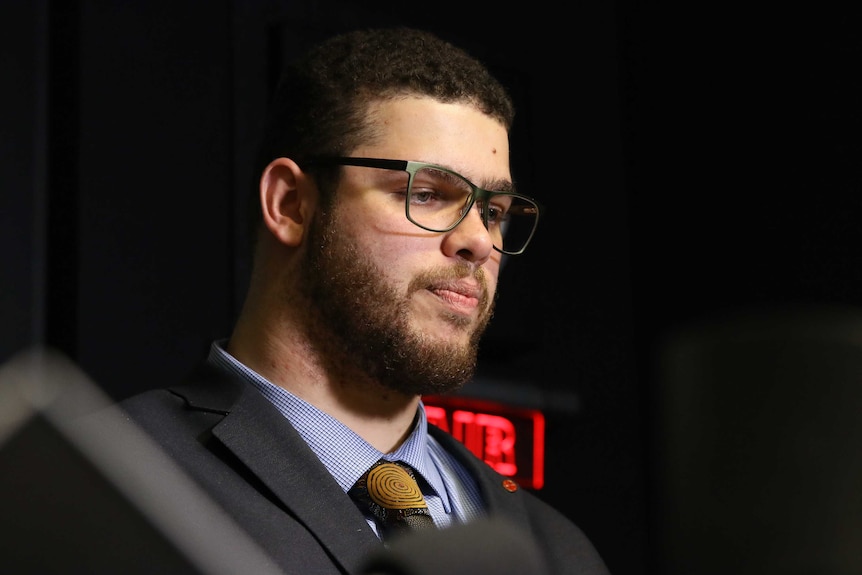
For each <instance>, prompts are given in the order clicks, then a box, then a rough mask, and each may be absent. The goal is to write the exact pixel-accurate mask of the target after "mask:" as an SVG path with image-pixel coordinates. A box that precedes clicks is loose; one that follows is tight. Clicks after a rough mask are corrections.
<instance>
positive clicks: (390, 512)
mask: <svg viewBox="0 0 862 575" xmlns="http://www.w3.org/2000/svg"><path fill="white" fill-rule="evenodd" d="M349 495H350V497H351V498H353V500H354V501H355V502H356V503H357V505H358V506H359V508H360V509H362V510H363V511H367V512H370V513H371V514H372V515H373V516H374V518H375V519H376V521H377V524H378V526H379V527H380V528H381V530H382V534H383V536H384V538H386V537H388V536H389V535H391V534H392V533H394V532H402V531H408V530H413V529H424V528H427V527H433V526H434V521H433V519H432V518H431V514H430V513H429V512H428V504H427V503H425V498H424V497H423V496H422V491H421V490H420V489H419V485H418V484H417V483H416V479H415V478H414V476H413V472H412V470H411V469H410V467H409V466H408V465H406V464H402V463H396V462H391V461H385V460H383V459H381V460H379V461H377V462H376V463H375V464H374V465H372V466H371V468H370V469H369V470H368V471H366V472H365V474H364V475H363V476H362V477H360V478H359V480H358V481H357V482H356V484H355V485H354V486H353V487H352V488H351V489H350V491H349Z"/></svg>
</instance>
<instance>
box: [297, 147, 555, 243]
mask: <svg viewBox="0 0 862 575" xmlns="http://www.w3.org/2000/svg"><path fill="white" fill-rule="evenodd" d="M305 165H306V167H312V166H359V167H364V168H377V169H382V170H395V171H402V172H406V173H407V181H406V182H405V183H404V185H403V188H402V189H400V193H402V194H404V196H405V198H404V209H405V214H406V215H407V219H408V220H410V221H411V222H412V223H414V224H415V225H417V226H419V227H420V228H422V229H423V230H428V231H429V232H448V231H451V230H453V229H455V227H456V226H457V225H458V224H460V223H461V222H462V221H463V220H464V218H466V217H467V214H469V213H470V209H471V208H472V207H473V205H474V204H475V205H476V206H478V208H479V213H480V215H481V216H482V223H483V224H484V225H485V228H486V229H487V230H488V232H489V234H490V235H491V239H492V242H493V245H494V249H495V250H497V251H498V252H500V253H504V254H508V255H518V254H521V253H523V252H524V250H525V249H526V248H527V244H529V243H530V240H531V239H532V237H533V234H534V233H535V231H536V226H537V225H538V223H539V204H538V203H537V202H536V201H535V200H534V199H532V198H529V197H527V196H524V195H521V194H516V193H514V192H511V191H491V190H486V189H484V188H480V187H479V186H477V185H475V184H473V183H472V182H471V181H470V180H468V179H467V178H465V177H464V176H462V175H460V174H458V173H456V172H453V171H452V170H449V169H447V168H444V167H442V166H437V165H434V164H428V163H425V162H412V161H407V160H382V159H377V158H345V157H318V158H313V159H311V160H310V161H308V162H306V164H305Z"/></svg>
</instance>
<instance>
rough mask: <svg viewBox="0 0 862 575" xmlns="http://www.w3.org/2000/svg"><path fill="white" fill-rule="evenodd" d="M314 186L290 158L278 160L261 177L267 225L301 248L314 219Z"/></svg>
mask: <svg viewBox="0 0 862 575" xmlns="http://www.w3.org/2000/svg"><path fill="white" fill-rule="evenodd" d="M313 189H314V188H313V186H312V183H311V182H310V181H309V179H308V177H307V176H306V175H305V173H304V172H303V171H302V170H301V169H300V167H299V166H298V165H297V164H296V162H294V161H293V160H291V159H289V158H276V159H275V160H273V161H272V162H270V164H269V165H268V166H267V167H266V169H265V170H264V171H263V174H262V175H261V177H260V206H261V212H262V213H263V223H264V225H265V226H266V228H267V229H268V230H269V231H270V233H271V234H272V235H273V236H275V237H276V238H278V240H279V241H280V242H281V243H283V244H285V245H288V246H298V245H299V244H300V243H301V242H302V236H303V234H304V233H305V228H306V225H307V222H308V218H310V216H311V209H312V201H311V199H312V198H311V195H312V190H313Z"/></svg>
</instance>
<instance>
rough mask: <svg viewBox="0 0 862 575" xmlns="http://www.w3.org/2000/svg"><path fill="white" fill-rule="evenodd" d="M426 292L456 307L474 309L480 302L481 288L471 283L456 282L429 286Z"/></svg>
mask: <svg viewBox="0 0 862 575" xmlns="http://www.w3.org/2000/svg"><path fill="white" fill-rule="evenodd" d="M428 290H429V291H430V292H432V293H434V294H435V295H437V296H438V297H440V298H441V299H443V300H445V301H446V302H448V303H450V304H452V305H455V306H457V307H469V308H475V307H476V306H478V305H479V302H480V301H481V300H482V294H483V291H482V287H481V286H480V285H479V284H477V283H473V282H466V281H457V282H447V283H444V284H436V285H432V286H429V288H428Z"/></svg>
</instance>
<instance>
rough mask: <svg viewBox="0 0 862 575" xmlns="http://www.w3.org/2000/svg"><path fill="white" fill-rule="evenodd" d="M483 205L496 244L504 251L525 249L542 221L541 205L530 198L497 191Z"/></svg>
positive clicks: (510, 251)
mask: <svg viewBox="0 0 862 575" xmlns="http://www.w3.org/2000/svg"><path fill="white" fill-rule="evenodd" d="M480 207H481V209H482V213H483V216H485V218H486V222H487V224H486V227H487V228H488V232H489V233H490V234H491V238H492V240H493V242H494V247H496V248H497V249H498V250H500V251H501V252H503V253H505V254H519V253H521V252H523V251H524V248H526V247H527V244H528V243H529V242H530V239H531V238H532V237H533V232H534V231H535V230H536V225H537V224H538V222H539V206H537V205H536V203H535V202H533V201H532V200H530V199H528V198H523V197H520V196H512V195H508V194H494V195H493V196H492V197H491V199H490V201H489V202H488V204H487V206H485V205H481V206H480Z"/></svg>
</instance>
